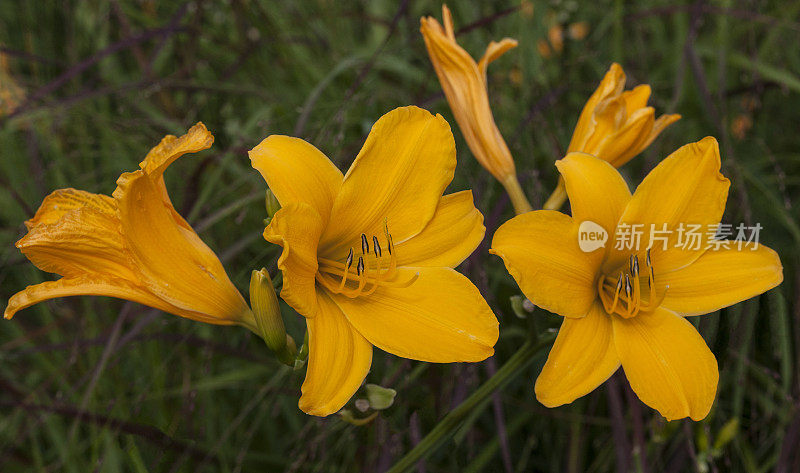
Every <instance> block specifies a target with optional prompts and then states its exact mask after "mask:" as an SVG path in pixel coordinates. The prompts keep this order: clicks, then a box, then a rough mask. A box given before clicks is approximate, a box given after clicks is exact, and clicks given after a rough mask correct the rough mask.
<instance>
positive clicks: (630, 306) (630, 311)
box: [625, 274, 633, 318]
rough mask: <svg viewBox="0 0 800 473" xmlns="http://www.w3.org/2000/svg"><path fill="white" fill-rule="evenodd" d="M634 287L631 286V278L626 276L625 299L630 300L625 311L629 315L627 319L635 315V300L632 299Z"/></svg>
mask: <svg viewBox="0 0 800 473" xmlns="http://www.w3.org/2000/svg"><path fill="white" fill-rule="evenodd" d="M632 290H633V287H632V286H631V278H630V276H628V275H627V274H626V275H625V297H626V298H627V299H628V301H627V307H626V309H625V313H626V315H627V317H626V318H630V317H631V316H632V314H633V300H632V299H631V292H632Z"/></svg>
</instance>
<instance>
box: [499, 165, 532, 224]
mask: <svg viewBox="0 0 800 473" xmlns="http://www.w3.org/2000/svg"><path fill="white" fill-rule="evenodd" d="M501 184H503V187H505V188H506V192H507V193H508V197H510V198H511V204H512V205H513V206H514V211H515V212H516V213H517V215H520V214H524V213H526V212H530V211H531V210H533V207H531V203H530V202H528V198H527V197H525V192H523V191H522V187H521V186H520V185H519V181H518V180H517V176H516V175H515V174H511V175H510V176H508V177H507V178H506V180H505V181H502V182H501Z"/></svg>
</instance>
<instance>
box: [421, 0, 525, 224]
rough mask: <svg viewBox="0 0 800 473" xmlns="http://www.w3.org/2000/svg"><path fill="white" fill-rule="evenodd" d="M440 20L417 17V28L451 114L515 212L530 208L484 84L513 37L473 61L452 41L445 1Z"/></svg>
mask: <svg viewBox="0 0 800 473" xmlns="http://www.w3.org/2000/svg"><path fill="white" fill-rule="evenodd" d="M442 21H443V22H444V26H442V25H441V24H439V22H438V21H436V19H435V18H432V17H423V18H421V19H420V23H421V28H420V31H421V32H422V37H423V39H424V40H425V46H426V47H427V49H428V55H429V56H430V59H431V62H432V63H433V67H434V69H435V70H436V75H437V76H438V77H439V82H440V83H441V85H442V89H443V90H444V95H445V97H446V98H447V103H448V104H450V109H451V110H452V111H453V116H455V119H456V122H457V123H458V126H459V127H460V128H461V132H462V133H463V134H464V139H465V140H466V141H467V145H469V149H470V150H472V154H473V155H475V158H476V159H477V160H478V162H480V163H481V165H482V166H483V167H484V168H486V170H487V171H489V172H490V173H492V175H493V176H494V177H495V178H497V180H498V181H500V183H501V184H503V186H504V187H505V188H506V191H507V192H508V194H509V196H510V197H511V200H512V202H513V204H514V207H515V209H516V210H517V213H521V212H527V211H530V210H531V206H530V204H529V203H528V200H527V198H526V197H525V194H524V193H523V192H522V189H521V188H520V185H519V182H518V181H517V174H516V169H515V168H514V159H513V158H512V157H511V152H510V151H509V150H508V146H507V145H506V142H505V140H503V135H501V134H500V130H498V129H497V125H496V124H495V122H494V117H493V116H492V108H491V106H490V105H489V95H488V90H487V84H486V68H487V67H488V66H489V63H490V62H492V61H494V60H495V59H497V58H499V57H500V56H502V55H503V53H505V52H506V51H508V50H509V49H511V48H514V47H516V46H517V41H516V40H514V39H510V38H504V39H503V40H501V41H500V42H499V43H498V42H495V41H492V42H491V43H489V46H488V47H487V48H486V52H485V53H484V55H483V57H482V58H481V60H480V61H479V62H478V63H476V62H475V60H474V59H472V56H470V55H469V53H467V52H466V51H464V49H463V48H462V47H461V46H459V45H458V42H456V36H455V33H454V30H453V17H452V15H451V14H450V10H449V9H448V8H447V6H446V5H442Z"/></svg>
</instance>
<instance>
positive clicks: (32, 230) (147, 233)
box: [5, 123, 255, 329]
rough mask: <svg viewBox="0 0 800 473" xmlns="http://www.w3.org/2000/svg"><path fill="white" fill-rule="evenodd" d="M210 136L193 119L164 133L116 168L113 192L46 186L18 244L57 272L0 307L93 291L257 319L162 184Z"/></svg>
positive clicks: (239, 320)
mask: <svg viewBox="0 0 800 473" xmlns="http://www.w3.org/2000/svg"><path fill="white" fill-rule="evenodd" d="M213 142H214V137H213V136H211V134H210V133H209V132H208V130H206V127H205V126H204V125H203V124H202V123H198V124H197V125H195V126H194V127H192V128H191V129H190V130H189V132H188V133H187V134H186V135H184V136H182V137H180V138H176V137H174V136H167V137H165V138H164V139H163V140H162V141H161V143H160V144H159V145H158V146H156V147H155V148H153V149H152V150H151V151H150V153H148V155H147V157H146V158H145V159H144V161H142V162H141V163H140V164H139V167H140V168H141V169H140V170H137V171H134V172H127V173H124V174H122V175H121V176H120V177H119V179H118V180H117V188H116V190H114V193H113V197H109V196H106V195H101V194H92V193H90V192H85V191H81V190H76V189H60V190H57V191H55V192H53V193H52V194H50V195H49V196H47V197H46V198H45V200H44V202H42V205H41V207H39V210H38V211H37V212H36V215H34V217H33V218H32V219H30V220H28V221H27V222H25V225H26V226H27V227H28V233H27V234H26V235H25V236H24V237H23V238H22V239H20V240H19V241H18V242H17V247H18V248H19V249H20V250H22V252H23V253H24V254H25V256H26V257H27V258H28V259H29V260H31V262H33V264H35V265H36V266H37V267H39V268H40V269H42V270H43V271H47V272H51V273H57V274H60V275H61V276H63V277H62V278H61V279H58V280H56V281H48V282H44V283H41V284H36V285H33V286H29V287H28V288H26V289H25V290H24V291H21V292H19V293H17V294H15V295H14V296H13V297H11V300H10V301H9V303H8V307H7V308H6V310H5V317H6V318H7V319H10V318H11V317H12V316H13V315H14V313H16V312H17V311H19V310H21V309H24V308H26V307H29V306H31V305H33V304H36V303H38V302H41V301H44V300H47V299H52V298H55V297H64V296H76V295H97V296H110V297H118V298H121V299H127V300H130V301H135V302H139V303H141V304H145V305H148V306H151V307H155V308H157V309H160V310H163V311H165V312H169V313H172V314H175V315H179V316H181V317H186V318H189V319H193V320H197V321H200V322H207V323H212V324H221V325H229V324H240V325H244V326H246V327H248V328H251V329H255V321H254V320H253V316H252V313H251V312H250V309H249V308H248V307H247V304H246V303H245V301H244V299H243V298H242V296H241V295H240V294H239V292H238V291H237V290H236V288H235V287H234V286H233V284H232V283H231V281H230V280H229V279H228V276H227V275H226V274H225V270H224V269H223V267H222V264H221V263H220V261H219V259H217V257H216V255H215V254H214V252H212V251H211V249H210V248H208V246H206V245H205V244H204V243H203V242H202V240H200V237H198V236H197V234H196V233H195V232H194V230H192V227H191V226H189V224H188V223H187V222H186V221H185V220H184V219H183V218H182V217H181V216H180V215H179V214H178V213H177V212H176V211H175V209H174V208H173V206H172V203H171V202H170V199H169V196H168V195H167V189H166V187H165V186H164V179H163V177H162V175H163V173H164V170H165V169H166V168H167V166H169V165H170V164H171V163H172V162H173V161H175V160H176V159H178V158H179V157H181V156H182V155H184V154H186V153H195V152H198V151H201V150H204V149H207V148H209V147H210V146H211V144H212V143H213Z"/></svg>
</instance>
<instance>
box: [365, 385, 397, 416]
mask: <svg viewBox="0 0 800 473" xmlns="http://www.w3.org/2000/svg"><path fill="white" fill-rule="evenodd" d="M364 388H365V389H366V390H367V399H368V400H369V406H370V407H371V408H373V409H375V410H376V411H381V410H383V409H388V408H389V407H391V406H392V404H394V397H395V396H396V395H397V391H395V390H394V389H391V388H384V387H383V386H378V385H377V384H367V385H365V386H364Z"/></svg>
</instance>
